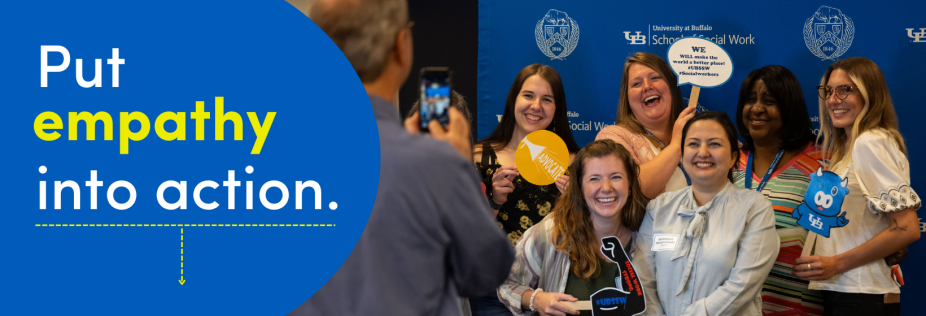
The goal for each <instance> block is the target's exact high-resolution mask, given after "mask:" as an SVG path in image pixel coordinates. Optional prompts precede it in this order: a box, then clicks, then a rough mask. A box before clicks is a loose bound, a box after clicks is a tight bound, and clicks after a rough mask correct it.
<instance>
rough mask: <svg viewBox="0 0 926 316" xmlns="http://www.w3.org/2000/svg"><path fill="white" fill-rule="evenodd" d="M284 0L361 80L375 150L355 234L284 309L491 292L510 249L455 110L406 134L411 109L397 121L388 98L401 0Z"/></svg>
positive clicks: (404, 70) (437, 305)
mask: <svg viewBox="0 0 926 316" xmlns="http://www.w3.org/2000/svg"><path fill="white" fill-rule="evenodd" d="M290 1H291V3H294V4H295V5H296V7H299V8H300V9H301V10H302V11H303V12H305V13H306V15H308V16H309V18H311V19H312V20H313V21H314V22H315V23H316V24H317V25H318V26H319V27H320V28H321V29H322V30H323V31H325V33H327V34H328V36H329V37H331V39H332V40H333V41H334V43H335V44H337V45H338V47H339V48H340V49H341V51H342V52H344V55H345V56H347V59H348V61H350V63H351V65H353V67H354V70H355V71H356V72H357V75H358V76H359V77H360V81H361V82H363V86H364V88H366V91H367V94H368V95H369V97H370V103H371V104H372V106H373V112H374V114H375V115H376V123H377V125H378V129H379V138H380V159H381V165H380V174H379V188H378V190H377V192H376V201H375V202H374V205H373V210H372V211H371V213H370V220H369V222H368V223H367V226H366V229H365V230H364V232H363V235H362V236H361V237H360V240H359V241H358V242H357V245H356V247H354V250H353V252H352V253H351V254H350V256H349V257H348V258H347V260H346V261H345V262H344V265H342V266H341V269H340V270H338V272H337V273H335V275H334V276H333V277H332V278H331V280H329V281H328V283H327V284H325V286H323V287H322V288H321V289H319V290H318V292H316V293H315V295H313V296H312V297H311V298H309V300H307V301H306V302H305V303H303V304H302V306H299V308H297V309H296V310H295V311H293V312H292V315H459V314H461V313H462V310H461V306H460V299H459V297H460V296H463V297H479V296H484V295H486V294H488V293H491V292H492V291H494V290H495V288H496V287H497V286H498V285H500V284H501V283H502V281H504V280H505V278H506V277H507V276H508V273H509V271H510V270H511V264H512V262H513V260H514V254H513V249H511V246H509V243H508V241H507V238H506V237H505V236H504V234H503V233H502V231H501V230H500V229H498V226H497V224H496V223H495V221H494V219H493V218H492V214H491V212H490V208H489V205H488V202H487V200H486V199H485V195H483V194H482V193H481V192H480V190H479V187H480V180H479V176H478V175H477V173H476V169H475V168H474V166H473V164H472V162H471V161H470V160H469V159H470V157H471V155H470V150H471V144H470V138H469V124H468V123H467V122H466V120H465V119H464V118H463V115H462V114H461V113H460V111H459V110H457V109H455V108H452V107H451V109H450V124H449V125H448V126H447V129H446V130H445V129H444V127H442V126H441V125H440V124H439V123H437V122H436V121H432V122H430V126H429V130H430V131H431V137H428V136H423V135H416V134H418V127H417V126H418V124H417V123H418V122H417V120H418V116H417V115H416V116H413V117H412V118H410V119H409V120H406V124H405V126H406V127H405V129H403V128H402V126H401V119H400V117H399V113H398V107H397V106H396V105H395V104H394V103H393V102H390V101H388V100H394V98H395V96H396V94H397V92H398V91H399V88H400V87H401V86H402V84H403V83H404V82H405V79H406V78H407V77H408V74H409V71H410V70H411V66H412V38H411V23H409V21H408V8H407V4H406V2H405V0H342V1H323V0H318V1H311V0H310V1H307V2H306V3H296V2H297V0H290ZM406 129H407V130H406ZM367 176H371V177H372V176H376V175H367Z"/></svg>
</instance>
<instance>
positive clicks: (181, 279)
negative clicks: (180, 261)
mask: <svg viewBox="0 0 926 316" xmlns="http://www.w3.org/2000/svg"><path fill="white" fill-rule="evenodd" d="M178 281H180V285H183V282H186V280H184V279H183V276H182V275H181V276H180V280H178Z"/></svg>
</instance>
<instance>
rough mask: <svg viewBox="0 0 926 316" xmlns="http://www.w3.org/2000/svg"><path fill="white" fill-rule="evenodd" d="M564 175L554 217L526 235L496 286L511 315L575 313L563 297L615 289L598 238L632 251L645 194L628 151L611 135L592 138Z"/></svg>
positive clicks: (580, 297)
mask: <svg viewBox="0 0 926 316" xmlns="http://www.w3.org/2000/svg"><path fill="white" fill-rule="evenodd" d="M569 173H570V174H571V175H572V176H571V177H569V180H568V181H569V184H568V185H567V186H566V190H565V191H564V192H563V195H562V196H560V198H559V199H558V200H557V203H556V207H555V208H554V210H553V215H552V216H548V217H547V218H545V219H544V220H543V221H541V222H540V223H538V224H537V225H534V226H533V227H531V228H530V229H528V230H527V232H525V233H524V236H523V237H522V238H521V240H520V241H519V242H518V245H517V246H516V248H515V252H516V256H515V264H514V266H513V267H512V268H511V274H510V275H509V277H508V280H506V281H505V284H503V285H502V286H501V287H499V289H498V296H499V298H500V299H501V301H502V303H504V304H505V305H506V306H507V307H508V309H509V310H511V312H512V313H515V314H519V315H521V314H524V315H527V314H530V313H531V312H533V311H538V312H539V313H540V314H541V315H544V316H546V315H565V314H578V313H577V311H575V310H573V309H572V308H570V307H568V306H567V305H565V304H563V303H562V302H563V301H578V300H588V299H589V297H590V295H591V294H592V293H594V291H595V290H597V289H600V288H603V287H608V286H610V287H614V286H615V277H618V275H616V274H618V273H619V271H618V270H617V268H616V265H614V264H610V262H608V261H607V259H606V258H605V257H604V256H603V255H602V254H601V253H600V252H599V251H598V249H599V248H600V247H601V238H604V237H609V236H615V237H617V238H618V240H620V243H621V244H622V245H623V246H624V251H625V252H626V253H627V254H632V253H633V251H632V249H630V248H632V245H633V238H634V236H635V235H636V231H637V229H639V227H640V223H641V222H642V220H643V216H644V209H645V207H646V203H647V199H646V197H645V196H643V193H642V191H641V190H640V185H639V167H638V166H637V164H636V163H635V162H634V161H633V159H632V158H631V154H630V153H629V152H628V151H627V150H626V149H624V147H623V146H621V145H619V144H617V143H615V142H613V141H611V140H599V141H595V142H592V143H589V144H588V145H587V146H586V147H585V148H583V149H582V150H580V151H579V153H578V154H576V156H575V160H574V161H573V163H572V165H570V166H569Z"/></svg>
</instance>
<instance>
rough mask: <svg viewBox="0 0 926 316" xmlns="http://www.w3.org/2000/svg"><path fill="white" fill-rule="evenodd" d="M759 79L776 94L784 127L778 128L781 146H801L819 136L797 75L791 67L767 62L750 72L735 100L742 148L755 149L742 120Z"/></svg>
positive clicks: (787, 148) (786, 147)
mask: <svg viewBox="0 0 926 316" xmlns="http://www.w3.org/2000/svg"><path fill="white" fill-rule="evenodd" d="M759 80H762V82H764V83H765V87H766V88H767V89H768V93H769V94H770V95H771V96H772V97H773V98H775V101H776V106H777V107H778V112H779V113H781V122H782V127H781V129H780V130H779V131H778V137H779V138H780V139H781V149H784V150H786V151H790V150H795V149H801V148H804V147H805V146H807V144H808V143H810V142H813V141H814V138H815V137H816V136H814V135H813V126H812V125H811V123H810V115H809V114H807V104H806V103H804V93H803V92H801V84H800V83H799V82H798V81H797V77H795V76H794V74H793V73H791V71H790V70H788V68H785V67H782V66H779V65H768V66H765V67H762V68H759V69H756V70H753V71H752V72H750V73H749V74H748V75H746V79H744V80H743V85H742V86H740V98H739V100H738V101H737V102H736V128H737V129H739V132H740V134H742V135H743V150H744V151H748V152H752V151H755V146H754V144H753V141H752V136H751V135H749V129H748V128H746V124H744V123H743V108H744V107H745V106H746V100H747V99H749V95H750V94H752V89H753V88H754V87H755V85H756V81H759Z"/></svg>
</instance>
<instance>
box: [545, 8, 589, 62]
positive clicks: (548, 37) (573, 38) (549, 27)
mask: <svg viewBox="0 0 926 316" xmlns="http://www.w3.org/2000/svg"><path fill="white" fill-rule="evenodd" d="M534 38H535V39H536V40H537V47H539V48H540V51H541V52H543V54H544V55H547V57H550V59H551V60H552V59H559V60H562V59H563V58H566V56H569V54H570V53H572V51H573V50H575V49H576V45H578V44H579V24H578V23H576V21H575V20H573V19H572V18H570V17H569V15H568V14H566V12H563V11H559V10H556V9H550V11H547V14H546V15H544V16H543V19H540V21H537V27H535V28H534Z"/></svg>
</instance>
